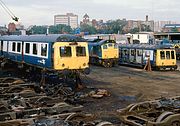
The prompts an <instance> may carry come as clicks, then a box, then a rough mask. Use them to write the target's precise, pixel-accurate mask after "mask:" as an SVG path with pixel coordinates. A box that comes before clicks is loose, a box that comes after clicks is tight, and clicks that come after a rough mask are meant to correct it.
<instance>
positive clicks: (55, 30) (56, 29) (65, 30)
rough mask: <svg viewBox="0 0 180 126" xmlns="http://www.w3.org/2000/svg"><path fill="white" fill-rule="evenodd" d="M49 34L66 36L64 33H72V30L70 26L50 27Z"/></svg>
mask: <svg viewBox="0 0 180 126" xmlns="http://www.w3.org/2000/svg"><path fill="white" fill-rule="evenodd" d="M49 32H50V33H51V34H64V33H72V29H71V27H70V26H67V25H62V24H59V25H55V26H54V25H52V26H50V27H49Z"/></svg>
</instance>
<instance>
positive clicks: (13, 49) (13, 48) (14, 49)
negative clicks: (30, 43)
mask: <svg viewBox="0 0 180 126" xmlns="http://www.w3.org/2000/svg"><path fill="white" fill-rule="evenodd" d="M12 51H13V52H15V51H16V43H15V42H13V43H12Z"/></svg>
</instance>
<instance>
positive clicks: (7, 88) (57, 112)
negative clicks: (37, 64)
mask: <svg viewBox="0 0 180 126" xmlns="http://www.w3.org/2000/svg"><path fill="white" fill-rule="evenodd" d="M52 92H53V93H52ZM88 96H90V97H95V98H101V97H103V96H109V93H108V92H107V91H106V90H102V89H101V90H93V91H90V92H89V93H88V95H87V94H86V95H85V94H78V95H77V94H76V95H75V94H74V92H73V91H72V90H71V88H69V87H64V86H62V85H59V86H58V87H56V86H55V87H54V88H52V87H51V88H49V90H48V91H44V90H42V89H41V88H40V87H39V86H36V84H35V83H25V82H24V81H23V80H21V79H18V78H10V77H6V78H0V126H105V125H111V123H110V122H107V121H102V120H99V119H97V117H96V116H95V115H92V114H89V113H85V112H82V108H83V106H82V105H80V104H70V103H67V102H65V101H70V100H71V102H72V101H77V98H80V97H88ZM75 98H76V100H75ZM72 99H73V100H72Z"/></svg>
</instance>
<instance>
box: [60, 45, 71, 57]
mask: <svg viewBox="0 0 180 126" xmlns="http://www.w3.org/2000/svg"><path fill="white" fill-rule="evenodd" d="M60 56H61V57H71V56H72V53H71V47H69V46H64V47H60Z"/></svg>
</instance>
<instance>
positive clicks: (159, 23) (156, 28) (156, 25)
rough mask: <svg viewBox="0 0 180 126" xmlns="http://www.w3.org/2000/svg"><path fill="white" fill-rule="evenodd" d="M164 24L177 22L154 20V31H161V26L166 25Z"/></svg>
mask: <svg viewBox="0 0 180 126" xmlns="http://www.w3.org/2000/svg"><path fill="white" fill-rule="evenodd" d="M166 24H177V22H173V21H156V22H155V23H154V31H155V32H161V31H162V29H163V27H164V26H165V25H166Z"/></svg>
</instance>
